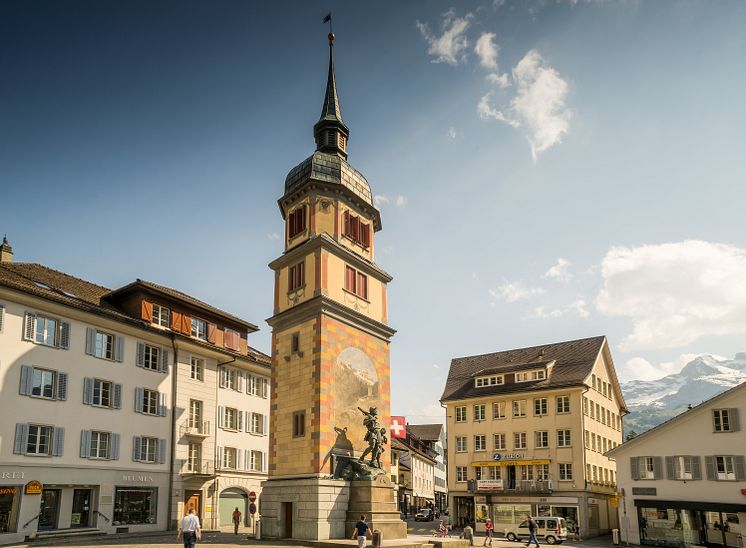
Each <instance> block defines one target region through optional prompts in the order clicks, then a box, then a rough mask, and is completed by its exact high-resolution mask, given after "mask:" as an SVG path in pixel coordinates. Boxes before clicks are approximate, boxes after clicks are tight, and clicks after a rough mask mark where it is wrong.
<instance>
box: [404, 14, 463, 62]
mask: <svg viewBox="0 0 746 548" xmlns="http://www.w3.org/2000/svg"><path fill="white" fill-rule="evenodd" d="M471 18H472V15H471V14H470V13H467V14H466V15H465V16H464V17H456V14H455V12H454V11H453V10H452V9H451V10H449V11H447V12H446V13H444V14H443V21H442V23H441V30H442V31H443V33H442V34H441V35H440V36H436V35H434V34H433V33H432V32H430V28H429V27H428V26H427V24H426V23H421V22H420V21H417V28H418V29H419V31H420V33H422V37H423V38H424V39H425V42H427V44H428V49H427V53H428V54H430V55H432V56H433V57H434V58H433V59H432V61H431V62H433V63H448V64H449V65H457V64H458V62H459V61H460V60H461V58H462V57H463V53H464V51H465V50H466V48H467V47H469V41H468V40H467V38H466V29H468V28H469V20H470V19H471Z"/></svg>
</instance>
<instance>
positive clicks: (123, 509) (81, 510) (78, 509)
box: [0, 466, 168, 544]
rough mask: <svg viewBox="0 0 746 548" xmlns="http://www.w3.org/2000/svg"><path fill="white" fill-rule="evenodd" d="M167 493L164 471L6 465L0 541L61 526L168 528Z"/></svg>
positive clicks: (0, 480) (0, 490)
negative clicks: (92, 481) (93, 480)
mask: <svg viewBox="0 0 746 548" xmlns="http://www.w3.org/2000/svg"><path fill="white" fill-rule="evenodd" d="M92 479H95V481H96V483H91V480H92ZM167 495H168V474H167V473H163V472H157V473H154V472H133V471H129V470H106V469H95V470H93V469H90V468H89V469H82V468H63V467H60V468H45V467H32V466H13V467H12V469H7V468H6V469H5V470H3V471H0V544H12V543H17V542H22V541H24V540H25V539H27V538H28V539H33V538H35V537H37V536H38V535H40V534H42V535H43V534H45V533H49V532H52V531H59V530H76V529H77V530H85V529H92V530H98V531H101V532H104V533H116V532H128V531H132V532H134V531H160V530H165V529H166V525H167V523H166V512H167V507H168V504H167V500H166V499H167Z"/></svg>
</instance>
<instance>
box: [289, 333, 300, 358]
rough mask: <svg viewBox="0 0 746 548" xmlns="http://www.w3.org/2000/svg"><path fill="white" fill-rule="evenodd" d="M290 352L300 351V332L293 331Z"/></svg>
mask: <svg viewBox="0 0 746 548" xmlns="http://www.w3.org/2000/svg"><path fill="white" fill-rule="evenodd" d="M290 352H292V353H293V354H295V353H297V352H300V333H293V335H292V338H291V340H290Z"/></svg>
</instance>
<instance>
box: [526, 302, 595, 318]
mask: <svg viewBox="0 0 746 548" xmlns="http://www.w3.org/2000/svg"><path fill="white" fill-rule="evenodd" d="M567 314H573V315H575V316H578V317H579V318H583V319H586V318H588V317H589V316H590V312H588V303H586V302H585V300H584V299H576V300H574V301H572V302H571V303H569V304H567V305H565V306H563V307H560V308H548V307H545V306H538V307H536V308H534V311H533V317H534V318H542V319H553V318H561V317H563V316H566V315H567Z"/></svg>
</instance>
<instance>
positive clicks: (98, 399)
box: [91, 379, 112, 407]
mask: <svg viewBox="0 0 746 548" xmlns="http://www.w3.org/2000/svg"><path fill="white" fill-rule="evenodd" d="M111 393H112V383H111V382H109V381H102V380H101V379H93V395H92V397H91V405H97V406H99V407H111Z"/></svg>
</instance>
